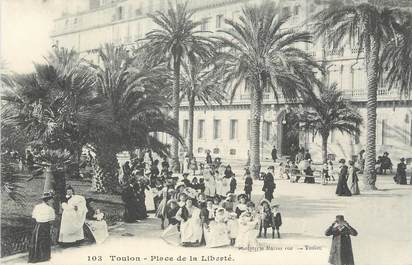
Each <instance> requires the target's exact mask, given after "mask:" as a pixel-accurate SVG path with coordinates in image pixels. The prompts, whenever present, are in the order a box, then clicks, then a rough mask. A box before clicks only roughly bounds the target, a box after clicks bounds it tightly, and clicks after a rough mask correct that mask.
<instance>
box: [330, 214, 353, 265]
mask: <svg viewBox="0 0 412 265" xmlns="http://www.w3.org/2000/svg"><path fill="white" fill-rule="evenodd" d="M325 235H326V236H333V238H332V246H331V249H330V255H329V263H330V264H333V265H354V264H355V262H354V260H353V252H352V242H351V239H350V236H357V235H358V232H357V231H356V230H355V229H354V228H353V227H351V226H350V225H349V224H348V222H346V221H345V218H344V217H343V215H337V216H336V221H335V222H333V223H332V225H331V226H329V228H328V229H327V230H326V232H325Z"/></svg>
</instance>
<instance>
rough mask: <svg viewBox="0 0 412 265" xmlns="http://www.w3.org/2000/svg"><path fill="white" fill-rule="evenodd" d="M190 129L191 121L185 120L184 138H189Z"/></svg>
mask: <svg viewBox="0 0 412 265" xmlns="http://www.w3.org/2000/svg"><path fill="white" fill-rule="evenodd" d="M188 128H189V120H183V138H186V137H187V132H188Z"/></svg>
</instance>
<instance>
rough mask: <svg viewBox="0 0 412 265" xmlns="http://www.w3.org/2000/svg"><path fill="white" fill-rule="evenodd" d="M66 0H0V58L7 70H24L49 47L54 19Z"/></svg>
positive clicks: (29, 67)
mask: <svg viewBox="0 0 412 265" xmlns="http://www.w3.org/2000/svg"><path fill="white" fill-rule="evenodd" d="M64 1H65V0H0V7H1V13H0V23H1V24H0V27H1V31H0V45H1V47H0V52H1V53H0V55H1V56H0V58H1V61H2V64H3V65H4V64H5V67H6V68H7V69H8V70H11V71H14V72H17V73H27V72H30V71H32V70H33V62H43V61H44V59H43V56H45V55H47V53H48V51H49V50H50V48H51V45H52V44H51V40H50V38H49V34H50V32H51V30H52V29H53V19H55V18H57V17H58V16H60V14H61V11H62V10H63V8H64V7H63V5H64V4H63V3H64ZM68 1H70V0H68Z"/></svg>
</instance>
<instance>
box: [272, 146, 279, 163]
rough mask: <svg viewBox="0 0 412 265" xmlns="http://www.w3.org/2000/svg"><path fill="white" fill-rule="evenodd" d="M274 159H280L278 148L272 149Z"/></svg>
mask: <svg viewBox="0 0 412 265" xmlns="http://www.w3.org/2000/svg"><path fill="white" fill-rule="evenodd" d="M271 155H272V160H273V161H275V160H276V159H278V150H276V148H273V149H272V153H271Z"/></svg>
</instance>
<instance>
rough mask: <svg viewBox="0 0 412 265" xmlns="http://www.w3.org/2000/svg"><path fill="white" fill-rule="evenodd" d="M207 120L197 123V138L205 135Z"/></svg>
mask: <svg viewBox="0 0 412 265" xmlns="http://www.w3.org/2000/svg"><path fill="white" fill-rule="evenodd" d="M204 130H205V120H199V121H198V124H197V138H198V139H203V138H204V137H205V131H204Z"/></svg>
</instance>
